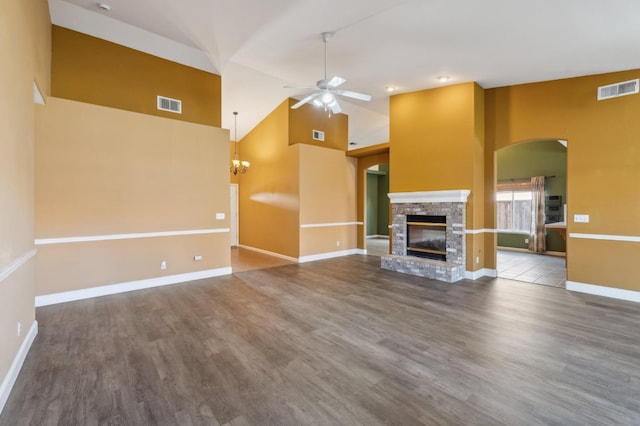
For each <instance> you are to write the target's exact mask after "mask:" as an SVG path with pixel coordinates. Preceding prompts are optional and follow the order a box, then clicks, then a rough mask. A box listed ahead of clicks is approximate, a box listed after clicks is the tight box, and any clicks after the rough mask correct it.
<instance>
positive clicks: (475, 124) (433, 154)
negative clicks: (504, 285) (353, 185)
mask: <svg viewBox="0 0 640 426" xmlns="http://www.w3.org/2000/svg"><path fill="white" fill-rule="evenodd" d="M389 117H390V122H389V123H390V139H391V149H390V153H389V160H390V161H389V167H390V169H391V170H392V173H391V174H390V188H389V189H390V191H391V192H392V193H393V192H415V191H440V190H447V189H468V190H471V194H470V195H469V198H468V200H467V211H466V215H467V223H466V227H467V229H471V230H477V229H482V228H483V223H484V201H485V198H484V181H483V175H484V167H485V165H484V90H483V89H482V88H481V87H479V86H478V85H477V84H475V83H464V84H458V85H453V86H447V87H442V88H437V89H430V90H422V91H418V92H410V93H404V94H400V95H395V96H391V98H390V103H389ZM466 245H467V248H466V250H467V264H466V268H467V270H468V271H475V270H478V269H481V268H484V267H485V262H484V252H485V236H484V234H468V235H467V239H466ZM476 257H479V262H476V261H475V259H476Z"/></svg>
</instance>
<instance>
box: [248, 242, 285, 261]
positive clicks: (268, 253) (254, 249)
mask: <svg viewBox="0 0 640 426" xmlns="http://www.w3.org/2000/svg"><path fill="white" fill-rule="evenodd" d="M238 247H240V248H243V249H247V250H251V251H255V252H256V253H262V254H266V255H268V256H273V257H278V258H280V259H284V260H288V261H290V262H298V259H297V258H295V257H291V256H286V255H284V254H280V253H275V252H272V251H267V250H262V249H259V248H257V247H251V246H245V245H242V244H239V245H238Z"/></svg>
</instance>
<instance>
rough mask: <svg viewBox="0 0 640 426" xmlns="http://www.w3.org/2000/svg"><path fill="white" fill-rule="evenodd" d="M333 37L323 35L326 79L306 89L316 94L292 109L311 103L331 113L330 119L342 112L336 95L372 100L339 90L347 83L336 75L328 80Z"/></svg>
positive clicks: (369, 96)
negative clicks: (328, 54)
mask: <svg viewBox="0 0 640 426" xmlns="http://www.w3.org/2000/svg"><path fill="white" fill-rule="evenodd" d="M331 37H333V34H332V33H330V32H324V33H322V41H323V42H324V78H323V79H322V80H318V81H317V82H316V85H315V87H305V89H310V90H313V91H314V93H312V94H310V95H309V96H307V97H305V98H304V99H302V100H301V101H299V102H297V103H296V104H294V105H293V106H292V107H291V109H297V108H300V107H301V106H302V105H304V104H306V103H309V102H311V103H312V104H313V105H315V106H317V107H323V108H324V110H325V111H328V112H329V117H331V114H338V113H340V112H342V108H340V104H339V103H338V99H337V98H336V95H338V96H344V97H347V98H352V99H358V100H361V101H367V102H368V101H370V100H371V95H367V94H364V93H358V92H352V91H350V90H342V89H338V86H340V85H342V84H343V83H344V82H346V80H345V79H344V78H342V77H338V76H337V75H336V76H334V77H332V78H331V80H327V42H328V41H329V40H330V39H331ZM285 87H286V88H289V89H295V88H297V87H293V86H285Z"/></svg>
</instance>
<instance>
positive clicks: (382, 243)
mask: <svg viewBox="0 0 640 426" xmlns="http://www.w3.org/2000/svg"><path fill="white" fill-rule="evenodd" d="M367 254H368V255H372V256H384V255H385V254H389V238H382V237H374V238H367Z"/></svg>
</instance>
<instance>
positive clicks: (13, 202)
mask: <svg viewBox="0 0 640 426" xmlns="http://www.w3.org/2000/svg"><path fill="white" fill-rule="evenodd" d="M50 45H51V24H50V22H49V8H48V5H47V2H46V1H45V0H29V1H3V2H1V3H0V55H1V56H2V66H1V67H0V93H2V96H0V206H1V207H0V383H2V382H3V381H4V379H5V378H6V375H7V372H8V370H9V367H10V366H11V363H12V362H13V360H14V359H15V357H16V354H17V353H18V349H19V347H20V345H22V344H23V342H24V338H25V336H26V335H27V332H28V331H29V328H30V327H31V326H32V324H33V322H34V320H35V309H34V291H35V290H34V289H35V278H34V275H35V259H34V258H33V257H31V258H29V253H31V254H33V251H32V250H33V249H34V246H33V238H34V229H33V216H34V202H33V197H34V195H33V193H34V190H33V185H34V168H33V149H34V143H35V142H34V141H35V136H34V115H35V113H34V101H33V99H34V96H33V83H34V81H35V82H36V83H37V85H38V87H39V89H40V91H41V92H42V95H43V97H44V98H45V99H46V97H47V96H48V94H49V87H50V77H49V76H50ZM23 256H26V257H23ZM21 258H24V259H25V260H26V259H27V258H29V260H26V262H24V263H22V262H20V259H21ZM18 322H20V323H21V324H22V332H21V336H18V335H17V325H18ZM1 408H2V407H0V409H1Z"/></svg>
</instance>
